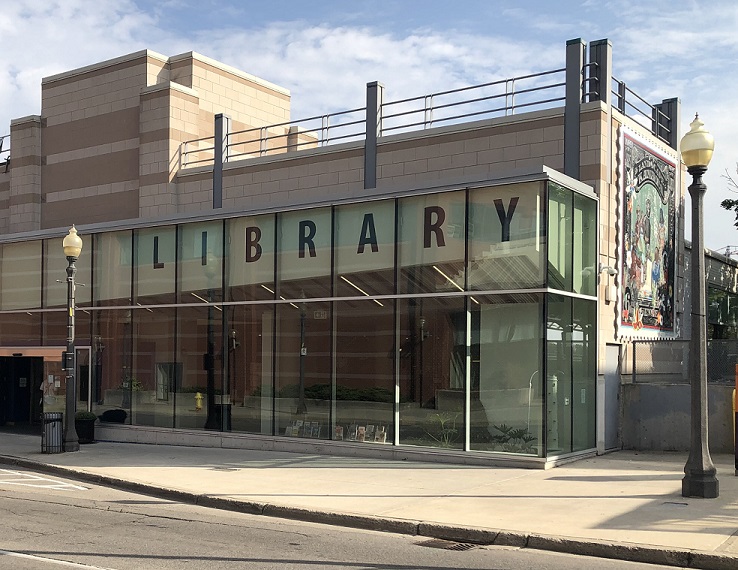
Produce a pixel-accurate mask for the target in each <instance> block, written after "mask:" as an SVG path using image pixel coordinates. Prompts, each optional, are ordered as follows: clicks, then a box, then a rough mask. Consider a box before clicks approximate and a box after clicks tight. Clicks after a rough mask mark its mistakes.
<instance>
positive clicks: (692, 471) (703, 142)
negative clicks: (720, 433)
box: [681, 117, 719, 499]
mask: <svg viewBox="0 0 738 570" xmlns="http://www.w3.org/2000/svg"><path fill="white" fill-rule="evenodd" d="M703 125H704V123H702V121H700V119H699V117H695V119H694V121H693V122H692V124H691V125H690V126H691V130H690V131H689V132H688V133H687V134H686V135H684V138H682V142H681V152H682V158H683V160H684V163H685V164H686V165H687V171H688V172H689V174H690V175H692V184H691V185H690V186H689V194H690V196H691V198H692V256H691V258H690V263H691V264H692V274H691V279H692V282H691V287H692V309H691V313H692V317H691V320H692V322H691V332H692V340H691V342H690V344H689V381H690V386H691V399H690V409H691V421H690V445H689V457H688V458H687V463H686V465H685V466H684V478H683V479H682V496H683V497H700V498H704V499H714V498H716V497H717V496H718V494H719V485H718V480H717V477H716V476H715V475H716V469H715V466H714V465H713V463H712V459H711V458H710V450H709V447H708V438H707V427H708V410H707V316H706V312H707V311H706V306H707V303H706V300H705V251H704V245H703V244H704V241H703V236H704V221H703V212H702V199H703V197H704V195H705V191H706V190H707V186H705V183H704V182H703V181H702V175H703V174H704V173H705V172H707V165H708V164H709V162H710V159H711V158H712V149H713V148H714V140H713V138H712V135H710V133H708V132H707V131H706V130H705V129H704V128H703Z"/></svg>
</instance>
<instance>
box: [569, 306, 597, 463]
mask: <svg viewBox="0 0 738 570" xmlns="http://www.w3.org/2000/svg"><path fill="white" fill-rule="evenodd" d="M571 301H572V317H573V321H572V330H571V350H572V355H571V357H572V451H583V450H585V449H593V448H594V447H595V446H596V415H595V397H596V396H595V389H596V388H595V387H596V378H597V365H596V358H597V357H596V350H597V334H596V326H597V322H596V316H595V315H596V311H597V303H595V302H594V301H588V300H585V299H572V300H571Z"/></svg>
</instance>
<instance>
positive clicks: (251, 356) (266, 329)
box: [225, 215, 276, 435]
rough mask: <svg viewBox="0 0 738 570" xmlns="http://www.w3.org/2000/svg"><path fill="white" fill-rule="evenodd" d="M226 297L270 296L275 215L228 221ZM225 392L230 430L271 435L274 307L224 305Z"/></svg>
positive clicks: (256, 298) (254, 298) (257, 298)
mask: <svg viewBox="0 0 738 570" xmlns="http://www.w3.org/2000/svg"><path fill="white" fill-rule="evenodd" d="M226 231H227V236H228V237H227V244H228V256H227V258H226V275H227V283H228V290H227V299H228V300H229V301H262V300H269V299H274V298H275V289H276V286H275V283H274V270H275V256H276V253H275V246H276V235H275V232H276V225H275V216H274V215H264V216H252V217H246V218H236V219H233V220H228V221H227V230H226ZM226 318H227V322H228V334H229V336H228V338H227V339H226V345H227V355H228V358H227V363H228V368H227V370H226V371H225V372H226V384H227V389H228V390H227V391H228V393H229V394H230V399H231V402H232V406H233V407H232V414H233V416H232V429H233V430H234V431H242V432H249V433H261V434H267V435H271V434H272V430H273V427H272V412H273V396H274V390H273V376H274V375H273V368H274V333H273V331H274V306H273V305H271V304H270V305H237V306H232V307H229V308H227V309H226Z"/></svg>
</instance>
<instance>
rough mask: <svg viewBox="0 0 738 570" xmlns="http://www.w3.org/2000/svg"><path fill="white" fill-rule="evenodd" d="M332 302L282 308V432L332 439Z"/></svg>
mask: <svg viewBox="0 0 738 570" xmlns="http://www.w3.org/2000/svg"><path fill="white" fill-rule="evenodd" d="M330 309H331V307H330V303H328V302H309V301H298V302H295V303H291V302H290V303H281V304H279V305H277V328H276V331H275V332H276V339H277V359H276V379H277V380H276V393H275V414H276V430H277V433H278V434H281V435H287V436H293V437H311V438H319V439H330V438H331V437H332V434H331V433H330V430H331V421H332V420H331V401H333V400H334V397H333V386H332V385H331V369H332V366H331V359H332V356H331V355H332V351H331V342H332V340H331V339H332V335H331V329H332V325H331V319H330V314H331V313H330Z"/></svg>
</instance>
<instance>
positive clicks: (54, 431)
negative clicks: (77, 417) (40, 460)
mask: <svg viewBox="0 0 738 570" xmlns="http://www.w3.org/2000/svg"><path fill="white" fill-rule="evenodd" d="M41 423H42V430H41V453H61V452H62V451H64V446H63V444H64V427H63V424H64V414H62V413H61V412H44V413H43V414H41Z"/></svg>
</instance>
